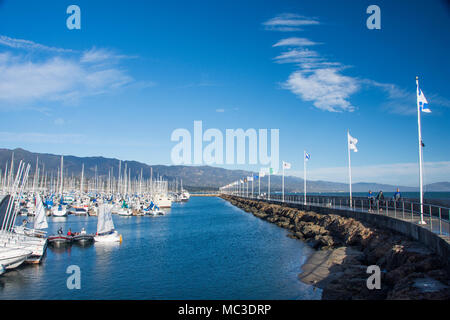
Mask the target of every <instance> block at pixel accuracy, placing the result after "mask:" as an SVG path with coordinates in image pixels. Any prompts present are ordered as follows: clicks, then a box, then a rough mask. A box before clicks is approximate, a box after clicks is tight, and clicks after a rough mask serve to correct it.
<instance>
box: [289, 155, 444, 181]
mask: <svg viewBox="0 0 450 320" xmlns="http://www.w3.org/2000/svg"><path fill="white" fill-rule="evenodd" d="M294 174H295V175H296V176H298V177H303V172H296V173H294ZM308 177H309V178H308V179H310V180H326V181H334V182H342V183H348V167H346V166H344V167H330V168H308ZM424 178H425V179H424V180H425V181H424V184H429V183H435V182H441V181H450V161H440V162H425V163H424ZM352 180H353V182H354V183H356V182H376V183H386V184H393V185H404V186H413V187H415V186H418V184H419V183H418V181H419V165H418V164H417V163H415V162H410V163H394V164H381V165H367V166H352Z"/></svg>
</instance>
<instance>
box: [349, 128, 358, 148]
mask: <svg viewBox="0 0 450 320" xmlns="http://www.w3.org/2000/svg"><path fill="white" fill-rule="evenodd" d="M347 135H348V148H349V149H350V150H353V151H355V152H358V149H357V148H356V144H357V143H358V139H356V138H353V137H352V136H351V135H350V133H348V132H347Z"/></svg>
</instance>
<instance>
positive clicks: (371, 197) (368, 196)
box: [367, 190, 375, 212]
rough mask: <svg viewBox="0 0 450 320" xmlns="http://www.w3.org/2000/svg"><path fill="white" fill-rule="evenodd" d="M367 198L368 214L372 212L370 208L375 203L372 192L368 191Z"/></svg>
mask: <svg viewBox="0 0 450 320" xmlns="http://www.w3.org/2000/svg"><path fill="white" fill-rule="evenodd" d="M367 198H368V199H369V205H370V206H369V212H371V211H372V207H373V205H374V202H375V196H374V195H373V193H372V191H371V190H369V194H368V195H367Z"/></svg>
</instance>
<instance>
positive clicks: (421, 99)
mask: <svg viewBox="0 0 450 320" xmlns="http://www.w3.org/2000/svg"><path fill="white" fill-rule="evenodd" d="M416 84H417V106H418V107H419V109H420V111H422V112H425V113H431V110H430V109H429V108H428V101H427V98H425V95H424V94H423V92H422V90H421V89H420V88H419V79H416Z"/></svg>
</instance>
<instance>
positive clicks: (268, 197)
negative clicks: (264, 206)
mask: <svg viewBox="0 0 450 320" xmlns="http://www.w3.org/2000/svg"><path fill="white" fill-rule="evenodd" d="M268 189H269V194H268V196H267V199H268V200H270V168H269V186H268Z"/></svg>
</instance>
